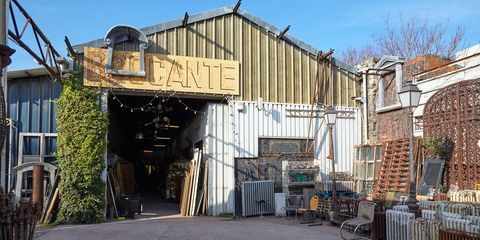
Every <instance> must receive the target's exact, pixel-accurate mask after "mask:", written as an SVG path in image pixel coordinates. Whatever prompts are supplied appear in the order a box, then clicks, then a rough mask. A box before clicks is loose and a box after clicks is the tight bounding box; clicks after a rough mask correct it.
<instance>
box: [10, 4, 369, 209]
mask: <svg viewBox="0 0 480 240" xmlns="http://www.w3.org/2000/svg"><path fill="white" fill-rule="evenodd" d="M141 31H142V32H143V33H145V34H146V35H147V38H148V41H149V47H148V49H147V50H146V52H147V53H156V54H168V55H179V56H190V57H198V58H209V59H220V60H234V61H238V62H239V66H240V68H239V90H240V91H239V95H237V96H231V98H230V101H228V103H224V102H223V101H220V100H221V99H222V98H224V97H225V96H218V95H208V94H207V95H205V94H202V93H198V94H194V93H193V94H192V93H182V92H175V93H176V94H178V95H177V96H178V97H180V98H194V99H201V101H205V104H204V106H203V111H204V112H205V115H201V116H197V118H196V119H192V121H190V125H189V126H188V127H186V129H185V130H184V131H183V132H182V133H181V135H182V136H189V139H190V141H192V143H193V144H197V143H199V142H202V146H203V150H204V153H205V154H206V156H207V160H208V206H209V208H208V210H209V214H211V215H218V214H220V213H225V212H227V213H233V212H234V210H235V196H234V190H235V160H236V159H239V158H258V157H259V146H258V145H259V141H260V139H268V138H273V139H301V140H305V139H307V138H310V139H309V140H312V139H313V141H314V151H313V152H314V154H313V155H314V157H313V159H314V160H315V161H316V162H317V163H318V164H319V165H320V168H321V170H320V175H321V177H322V178H326V177H328V174H329V172H330V165H329V162H328V160H327V159H326V155H327V154H328V153H327V149H328V143H327V142H328V141H327V134H326V133H327V129H326V128H325V124H323V125H322V123H321V122H322V119H323V113H322V111H323V108H322V107H320V106H316V107H315V108H314V109H313V111H314V114H313V118H312V120H311V126H312V127H311V128H310V129H308V126H309V124H310V120H309V113H310V109H311V107H312V106H311V105H309V104H310V103H311V102H312V98H313V95H314V93H315V82H316V80H317V77H318V79H319V81H318V82H319V83H318V84H319V87H318V88H319V92H320V94H319V96H320V97H319V99H318V102H319V103H321V104H325V105H333V106H336V109H337V110H338V111H339V112H340V117H339V119H338V121H337V124H336V126H335V133H334V139H335V142H336V145H335V157H336V161H337V165H336V167H337V171H351V170H352V163H353V161H352V159H353V146H354V145H356V144H359V143H360V138H361V136H360V135H361V134H360V132H361V131H360V129H361V116H360V111H359V109H358V108H357V103H356V102H355V100H353V99H354V98H355V97H358V96H360V87H359V81H357V75H356V70H355V69H354V68H353V67H351V66H348V65H346V64H344V63H342V62H341V61H338V60H337V59H335V58H331V59H330V62H329V63H326V62H324V61H318V59H317V55H319V52H320V51H318V50H317V49H315V48H313V47H311V46H310V45H308V44H306V43H304V42H302V41H300V40H298V39H296V38H294V37H292V36H290V35H288V34H285V35H283V36H281V37H278V36H279V34H280V33H281V32H282V30H280V29H278V28H276V27H274V26H272V25H271V24H269V23H266V22H264V21H263V20H261V19H259V18H257V17H255V16H253V15H252V14H250V13H248V12H246V11H244V10H242V9H238V10H237V11H235V9H234V6H230V7H225V8H220V9H215V10H211V11H207V12H204V13H200V14H197V15H192V16H190V17H189V19H188V24H187V25H186V26H185V27H184V26H183V23H182V19H178V20H174V21H170V22H166V23H162V24H158V25H154V26H150V27H146V28H143V29H141ZM85 47H95V48H104V47H105V43H104V41H103V39H99V40H95V41H92V42H89V43H85V44H80V45H76V46H74V48H75V49H76V50H77V51H78V52H79V53H80V57H79V58H78V61H77V64H79V66H80V67H81V66H83V65H84V64H83V60H84V58H83V55H82V53H83V51H84V48H85ZM115 49H116V50H126V51H138V45H132V44H127V43H123V44H121V45H118V46H116V48H115ZM317 75H318V76H317ZM23 81H24V82H22V83H21V84H23V85H21V86H22V87H21V89H20V88H19V87H15V86H12V85H14V84H12V85H11V86H10V89H9V96H8V99H9V100H8V101H9V103H8V104H9V116H12V118H15V119H18V120H17V121H19V124H20V125H21V126H20V128H21V129H22V131H23V129H25V130H24V131H40V132H41V131H46V132H55V131H56V130H55V123H54V119H53V116H54V114H55V110H56V109H55V104H54V101H55V100H56V99H57V98H58V94H59V92H60V91H61V87H60V85H59V84H58V83H54V82H51V81H49V80H45V79H44V80H43V81H41V82H35V81H34V80H33V79H30V80H23ZM34 82H35V83H34ZM19 84H20V82H19ZM19 86H20V85H19ZM31 87H34V88H35V90H34V91H33V90H31ZM23 89H28V91H29V92H28V95H27V96H28V98H29V99H25V101H23V102H22V101H18V100H16V99H17V98H24V97H26V96H24V95H19V94H18V93H19V91H27V90H23ZM103 90H104V96H103V97H102V98H101V99H102V101H103V103H102V107H103V109H104V111H107V112H111V111H113V110H112V109H113V108H116V107H118V106H114V107H113V108H112V105H111V104H112V103H111V102H109V99H110V101H111V98H112V95H111V94H112V89H103ZM32 91H33V92H32ZM35 91H38V92H35ZM113 92H117V93H118V94H121V95H128V96H134V95H135V96H138V95H142V96H152V95H153V94H155V93H154V92H149V91H133V90H126V89H124V90H121V89H120V90H119V89H117V90H114V91H113ZM175 93H173V94H175ZM259 99H263V100H259ZM216 100H218V101H216ZM35 119H38V122H35V123H33V121H34V120H35ZM317 129H319V130H318V131H317ZM315 133H318V134H317V135H316V136H314V135H315ZM182 138H183V137H182ZM15 151H16V150H15Z"/></svg>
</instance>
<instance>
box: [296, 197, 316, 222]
mask: <svg viewBox="0 0 480 240" xmlns="http://www.w3.org/2000/svg"><path fill="white" fill-rule="evenodd" d="M318 201H319V200H318V196H313V197H312V198H310V208H299V209H298V210H297V212H298V213H302V215H303V214H305V213H307V214H309V215H310V217H311V218H312V222H315V218H316V217H315V216H316V214H317V212H318Z"/></svg>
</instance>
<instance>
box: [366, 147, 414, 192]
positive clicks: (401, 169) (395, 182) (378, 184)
mask: <svg viewBox="0 0 480 240" xmlns="http://www.w3.org/2000/svg"><path fill="white" fill-rule="evenodd" d="M409 142H410V141H409V139H408V138H402V139H396V140H392V141H388V142H386V143H384V144H383V153H382V165H381V168H380V174H379V175H378V178H377V179H376V181H375V184H374V187H373V192H372V198H373V199H380V200H384V199H385V195H386V193H387V192H400V193H408V192H409V190H410V155H409V154H410V153H409V144H410V143H409ZM418 146H419V139H415V147H414V154H415V159H416V158H417V152H418V150H417V148H418Z"/></svg>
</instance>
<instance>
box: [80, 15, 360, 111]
mask: <svg viewBox="0 0 480 240" xmlns="http://www.w3.org/2000/svg"><path fill="white" fill-rule="evenodd" d="M188 22H189V23H188V25H187V27H183V24H182V19H178V20H173V21H170V22H166V23H161V24H158V25H154V26H149V27H146V28H142V29H141V31H142V32H143V33H145V35H146V36H147V38H148V40H149V48H148V49H147V50H146V52H147V53H158V54H169V55H180V56H191V57H201V58H212V59H222V60H235V61H239V62H240V65H241V70H240V79H241V84H240V96H236V97H235V100H241V101H257V99H258V98H259V97H262V98H263V99H264V101H266V102H279V103H311V101H312V97H313V94H314V88H315V86H314V85H315V80H316V77H317V72H320V75H321V76H325V78H323V77H321V78H320V86H321V87H320V90H321V91H320V92H321V94H320V96H321V98H320V100H319V101H320V102H321V103H325V104H327V105H336V106H350V107H353V106H356V105H355V100H353V99H352V97H357V96H360V87H359V82H358V81H357V76H356V69H355V68H354V67H351V66H349V65H347V64H345V63H343V62H341V61H339V60H337V59H335V58H333V59H332V60H331V63H332V64H331V65H327V64H325V65H322V64H318V63H317V55H318V54H319V52H320V51H319V50H317V49H315V48H313V47H312V46H310V45H308V44H306V43H304V42H302V41H300V40H298V39H296V38H294V37H293V36H290V35H289V34H285V35H284V36H283V37H282V38H277V36H278V35H279V34H280V33H281V31H282V30H281V29H278V28H276V27H275V26H273V25H271V24H269V23H267V22H265V21H263V20H261V19H259V18H258V17H256V16H253V15H252V14H250V13H248V12H246V11H244V10H242V9H238V11H237V12H234V6H230V7H225V8H219V9H215V10H210V11H207V12H204V13H200V14H197V15H192V16H190V17H189V18H188ZM84 47H105V43H104V39H98V40H95V41H92V42H89V43H85V44H80V45H77V46H74V48H75V49H76V50H77V51H78V52H80V53H83V50H84ZM117 49H118V50H130V51H138V45H131V44H125V43H124V44H120V45H119V46H117ZM323 71H325V72H323Z"/></svg>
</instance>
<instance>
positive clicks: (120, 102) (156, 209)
mask: <svg viewBox="0 0 480 240" xmlns="http://www.w3.org/2000/svg"><path fill="white" fill-rule="evenodd" d="M206 103H207V100H200V99H188V98H177V97H169V98H163V97H155V96H153V97H152V96H131V95H120V94H111V95H110V96H109V99H108V109H109V115H108V117H109V129H108V176H109V179H112V180H111V182H115V181H116V183H110V182H109V183H108V184H109V185H108V187H109V188H110V189H107V190H109V191H110V192H114V194H109V196H110V200H109V208H108V210H109V212H111V214H110V216H114V215H120V216H121V215H124V216H130V217H132V215H133V214H132V212H135V213H138V212H140V211H141V216H144V217H156V216H166V215H176V214H178V213H179V203H180V201H181V195H182V187H183V182H184V177H185V171H186V170H187V169H188V166H189V162H190V159H192V156H193V149H194V147H197V148H201V147H202V144H203V143H202V141H197V142H194V141H195V140H193V139H194V138H193V137H192V136H191V134H192V131H191V128H192V125H195V124H198V122H199V121H198V118H202V117H204V113H203V112H201V111H200V110H201V109H202V108H204V106H205V105H206ZM115 188H116V189H115ZM112 195H113V196H114V197H113V199H116V200H115V201H112V200H111V199H112V197H111V196H112ZM117 213H118V214H117Z"/></svg>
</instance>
